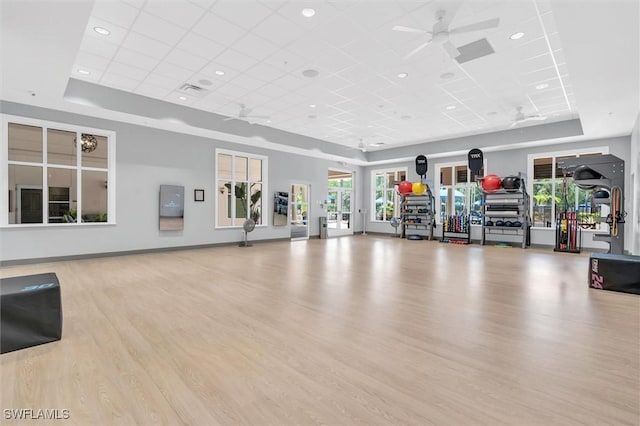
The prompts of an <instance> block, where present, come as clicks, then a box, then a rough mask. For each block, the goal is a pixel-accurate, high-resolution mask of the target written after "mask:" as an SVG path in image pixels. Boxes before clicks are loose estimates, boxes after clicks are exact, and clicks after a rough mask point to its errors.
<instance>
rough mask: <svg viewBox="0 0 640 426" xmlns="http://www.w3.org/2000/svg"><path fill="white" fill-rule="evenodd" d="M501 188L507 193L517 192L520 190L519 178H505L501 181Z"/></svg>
mask: <svg viewBox="0 0 640 426" xmlns="http://www.w3.org/2000/svg"><path fill="white" fill-rule="evenodd" d="M502 187H503V188H504V189H506V190H507V191H517V190H518V189H520V178H519V177H518V176H507V177H506V178H504V179H502Z"/></svg>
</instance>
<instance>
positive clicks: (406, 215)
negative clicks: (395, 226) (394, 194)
mask: <svg viewBox="0 0 640 426" xmlns="http://www.w3.org/2000/svg"><path fill="white" fill-rule="evenodd" d="M434 204H435V199H434V197H433V194H432V193H431V190H430V189H427V192H426V193H425V194H423V195H405V196H404V197H403V200H402V211H401V213H400V217H401V219H402V237H406V238H408V236H409V235H420V236H421V237H423V238H426V239H428V240H431V239H432V238H433V223H434V214H433V206H434ZM419 210H420V211H419ZM418 219H419V220H420V222H414V220H418Z"/></svg>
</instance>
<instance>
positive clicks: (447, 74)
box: [440, 72, 455, 80]
mask: <svg viewBox="0 0 640 426" xmlns="http://www.w3.org/2000/svg"><path fill="white" fill-rule="evenodd" d="M453 77H455V74H454V73H452V72H445V73H444V74H440V78H441V79H443V80H449V79H451V78H453Z"/></svg>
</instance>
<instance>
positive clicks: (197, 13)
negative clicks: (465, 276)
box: [144, 1, 205, 29]
mask: <svg viewBox="0 0 640 426" xmlns="http://www.w3.org/2000/svg"><path fill="white" fill-rule="evenodd" d="M144 11H145V12H147V13H150V14H151V15H154V16H156V17H158V18H162V19H164V20H165V21H168V22H171V23H173V24H175V25H177V26H179V27H182V28H185V29H190V28H191V27H193V25H195V24H196V22H198V20H199V19H200V18H201V17H202V16H203V15H204V13H205V11H204V10H203V9H202V7H200V6H197V5H195V4H193V3H190V2H186V1H148V2H147V3H146V5H145V8H144ZM161 28H162V27H161Z"/></svg>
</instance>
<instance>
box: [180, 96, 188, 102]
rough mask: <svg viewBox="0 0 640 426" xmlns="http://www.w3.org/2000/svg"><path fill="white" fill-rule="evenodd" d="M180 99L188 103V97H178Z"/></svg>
mask: <svg viewBox="0 0 640 426" xmlns="http://www.w3.org/2000/svg"><path fill="white" fill-rule="evenodd" d="M178 99H180V100H181V101H186V100H187V97H186V96H178Z"/></svg>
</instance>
